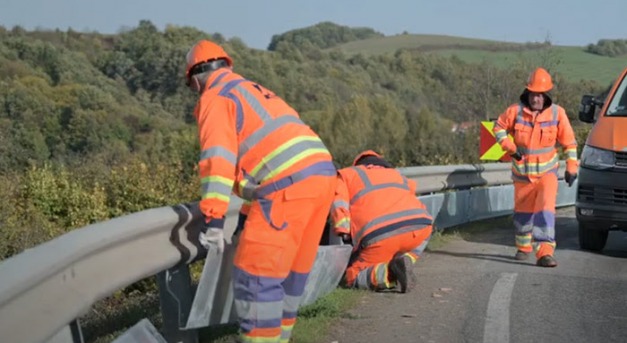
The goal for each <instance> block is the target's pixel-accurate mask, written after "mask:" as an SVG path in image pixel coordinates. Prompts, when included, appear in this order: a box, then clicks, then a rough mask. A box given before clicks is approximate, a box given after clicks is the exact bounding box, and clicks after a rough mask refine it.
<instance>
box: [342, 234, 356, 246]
mask: <svg viewBox="0 0 627 343" xmlns="http://www.w3.org/2000/svg"><path fill="white" fill-rule="evenodd" d="M340 238H342V242H344V244H352V243H353V240H352V239H351V235H349V234H347V233H340Z"/></svg>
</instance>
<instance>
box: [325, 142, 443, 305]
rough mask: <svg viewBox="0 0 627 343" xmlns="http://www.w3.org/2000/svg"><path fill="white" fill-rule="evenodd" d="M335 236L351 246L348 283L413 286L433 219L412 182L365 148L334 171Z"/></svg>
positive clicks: (369, 286) (405, 288)
mask: <svg viewBox="0 0 627 343" xmlns="http://www.w3.org/2000/svg"><path fill="white" fill-rule="evenodd" d="M331 219H332V223H333V228H334V232H335V234H337V235H339V236H342V239H343V240H344V241H345V242H347V241H351V243H352V245H353V254H352V256H351V260H350V262H349V266H348V268H347V270H346V274H345V282H346V285H347V286H348V287H355V288H362V289H371V290H384V289H392V288H396V287H397V286H400V291H401V292H402V293H405V292H408V291H409V290H411V288H412V287H413V286H414V284H415V282H416V279H415V275H414V273H413V271H412V269H413V265H414V263H415V262H416V261H417V260H418V258H419V256H420V255H421V254H422V252H423V250H424V249H425V247H426V246H427V243H428V241H429V238H430V237H431V233H432V222H433V219H432V217H431V216H430V215H429V213H427V210H426V208H425V206H424V205H423V204H422V202H420V200H418V198H416V183H415V182H414V181H412V180H409V179H407V178H406V177H404V176H403V175H402V174H401V173H400V172H398V171H397V170H396V169H394V168H393V167H392V165H391V164H390V163H389V162H388V161H386V160H385V159H384V158H383V157H382V156H381V155H379V154H377V153H376V152H374V151H371V150H368V151H365V152H363V153H361V154H359V155H358V156H357V158H355V160H354V162H353V166H352V167H347V168H343V169H340V170H339V172H338V183H337V190H336V192H335V200H334V202H333V206H332V208H331Z"/></svg>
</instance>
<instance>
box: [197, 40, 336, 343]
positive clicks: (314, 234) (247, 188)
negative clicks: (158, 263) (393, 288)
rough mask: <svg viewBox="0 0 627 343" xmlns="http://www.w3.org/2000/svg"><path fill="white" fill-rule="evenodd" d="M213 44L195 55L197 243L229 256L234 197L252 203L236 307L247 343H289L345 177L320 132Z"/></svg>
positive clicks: (237, 269) (242, 237)
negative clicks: (200, 221)
mask: <svg viewBox="0 0 627 343" xmlns="http://www.w3.org/2000/svg"><path fill="white" fill-rule="evenodd" d="M232 65H233V61H232V60H231V58H230V57H229V56H228V55H227V53H226V52H225V51H224V50H223V49H222V47H220V46H219V45H216V44H214V43H212V42H210V41H206V40H202V41H200V42H198V43H197V44H195V45H194V46H193V47H192V48H191V49H190V51H189V52H188V54H187V68H186V74H185V76H186V79H187V85H188V87H190V88H191V89H192V90H194V91H196V92H198V93H199V94H200V98H199V100H198V103H197V105H196V108H195V110H194V115H195V117H196V119H197V122H198V133H199V137H200V147H201V153H200V161H199V163H198V166H199V171H200V177H201V185H202V200H201V201H200V210H201V212H202V213H203V214H204V216H205V218H206V224H205V227H204V229H203V232H202V233H201V234H200V237H199V240H200V242H201V243H202V244H203V245H204V246H205V247H206V248H207V249H214V248H215V249H217V250H218V251H222V250H223V249H224V233H223V225H224V217H225V213H226V211H227V208H228V205H229V197H230V194H231V192H232V191H233V192H234V193H235V194H237V195H238V196H240V197H241V198H243V199H245V200H246V201H247V203H245V206H243V211H244V213H242V214H246V215H247V216H246V217H244V216H241V219H245V221H244V224H243V230H241V234H239V237H238V239H237V240H238V242H239V244H238V247H237V251H236V252H235V257H234V272H233V284H234V297H235V309H236V311H237V314H238V317H239V322H240V330H241V333H240V336H239V338H238V339H239V340H240V341H242V342H287V341H288V340H289V338H290V334H291V330H292V327H293V325H294V323H295V321H296V314H297V310H298V307H299V304H300V300H301V296H302V294H303V291H304V288H305V283H306V281H307V277H308V275H309V272H310V270H311V267H312V265H313V263H314V260H315V258H316V254H317V250H318V243H319V241H320V237H321V236H322V230H323V228H324V226H325V221H326V215H325V214H326V213H329V210H330V207H331V203H332V202H333V195H334V191H335V183H336V173H337V170H336V168H335V167H334V165H333V163H332V158H331V154H330V153H329V151H328V150H327V148H326V147H325V145H324V144H323V142H322V141H321V139H320V138H319V137H318V135H316V133H315V132H314V131H313V130H312V129H311V128H310V127H309V126H307V125H305V124H304V123H303V122H302V121H301V119H300V118H299V116H298V114H297V112H296V111H295V110H294V109H293V108H291V107H290V106H289V105H288V104H287V103H285V102H284V101H283V100H282V99H281V98H280V97H278V96H277V95H275V94H274V93H272V92H271V91H270V90H268V89H266V88H264V87H263V86H261V85H260V84H258V83H256V82H253V81H250V80H247V79H244V78H243V77H242V76H240V75H238V74H236V73H234V72H233V71H232Z"/></svg>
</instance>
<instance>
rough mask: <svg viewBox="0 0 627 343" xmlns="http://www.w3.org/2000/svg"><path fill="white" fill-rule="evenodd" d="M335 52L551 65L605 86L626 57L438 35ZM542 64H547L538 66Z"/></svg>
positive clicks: (358, 44)
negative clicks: (406, 52)
mask: <svg viewBox="0 0 627 343" xmlns="http://www.w3.org/2000/svg"><path fill="white" fill-rule="evenodd" d="M335 49H338V50H341V51H343V52H345V53H348V54H356V53H362V54H365V55H376V54H384V53H393V52H394V51H396V50H398V49H409V50H412V51H417V52H424V53H431V54H438V55H442V56H447V57H450V56H453V55H455V56H457V57H458V58H460V59H461V60H463V61H465V62H471V63H480V62H483V61H485V62H488V63H490V64H495V65H497V66H500V67H506V66H511V65H513V64H515V63H525V64H531V65H537V64H547V63H548V64H551V67H552V69H554V70H555V71H557V72H559V73H560V74H562V75H563V76H564V77H566V78H568V79H569V80H573V81H574V80H580V79H583V80H594V81H597V82H599V83H600V84H602V85H606V84H608V83H610V82H612V81H613V80H614V78H615V77H616V75H617V74H618V73H619V72H620V71H621V70H622V69H623V68H625V67H627V55H622V56H618V57H606V56H600V55H595V54H591V53H589V52H586V51H585V47H583V46H582V47H577V46H549V45H546V44H543V43H524V44H522V43H509V42H498V41H491V40H482V39H473V38H463V37H454V36H442V35H417V34H404V35H396V36H389V37H379V38H371V39H364V40H359V41H353V42H349V43H345V44H341V45H339V46H337V47H336V48H335ZM543 61H546V62H547V63H542V62H543Z"/></svg>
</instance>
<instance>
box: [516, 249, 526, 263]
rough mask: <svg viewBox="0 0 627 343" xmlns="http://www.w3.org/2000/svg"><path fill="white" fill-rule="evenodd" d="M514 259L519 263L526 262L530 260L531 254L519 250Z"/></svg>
mask: <svg viewBox="0 0 627 343" xmlns="http://www.w3.org/2000/svg"><path fill="white" fill-rule="evenodd" d="M514 258H515V259H517V260H518V261H524V260H526V259H528V258H529V253H528V252H524V251H520V250H518V251H516V255H514Z"/></svg>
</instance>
